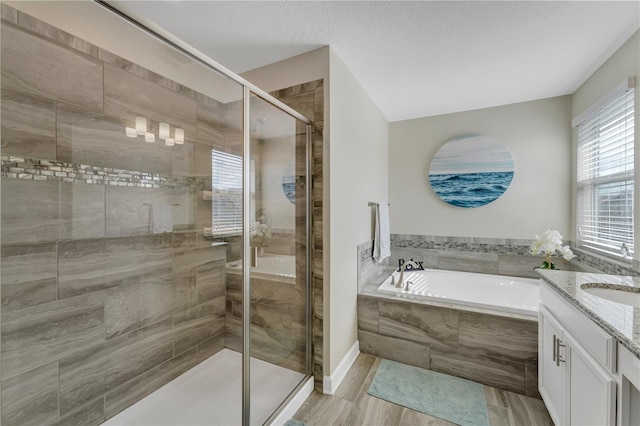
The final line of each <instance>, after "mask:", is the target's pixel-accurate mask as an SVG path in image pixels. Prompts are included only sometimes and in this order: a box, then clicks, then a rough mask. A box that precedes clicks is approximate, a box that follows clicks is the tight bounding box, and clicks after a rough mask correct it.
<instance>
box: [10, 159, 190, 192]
mask: <svg viewBox="0 0 640 426" xmlns="http://www.w3.org/2000/svg"><path fill="white" fill-rule="evenodd" d="M0 158H1V160H2V177H3V178H11V179H25V180H51V181H62V182H69V183H88V184H95V185H113V186H136V187H140V188H176V187H183V186H189V185H191V184H193V183H194V182H195V178H192V177H173V176H171V177H169V176H163V175H160V174H156V173H148V172H142V171H137V170H123V169H114V168H111V167H95V166H90V165H87V164H73V163H65V162H63V161H52V160H40V159H33V158H25V157H17V156H7V155H3V156H2V157H0Z"/></svg>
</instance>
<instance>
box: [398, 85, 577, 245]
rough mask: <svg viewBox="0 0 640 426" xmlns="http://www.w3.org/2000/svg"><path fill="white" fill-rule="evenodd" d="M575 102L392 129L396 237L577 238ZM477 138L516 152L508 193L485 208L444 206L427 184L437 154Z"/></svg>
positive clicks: (509, 107)
mask: <svg viewBox="0 0 640 426" xmlns="http://www.w3.org/2000/svg"><path fill="white" fill-rule="evenodd" d="M570 108H571V104H570V98H569V96H562V97H556V98H549V99H542V100H537V101H531V102H523V103H518V104H512V105H505V106H499V107H493V108H485V109H480V110H474V111H467V112H460V113H454V114H446V115H439V116H433V117H426V118H419V119H414V120H406V121H399V122H394V123H391V124H390V126H389V127H390V132H389V133H390V136H389V199H390V203H391V232H392V233H395V234H422V235H442V236H467V237H485V238H532V237H533V235H535V234H539V233H541V232H543V231H544V230H546V229H549V228H553V229H557V230H559V231H560V232H561V233H562V234H563V235H565V236H568V235H569V230H570V212H569V200H570V187H571V186H570V185H571V170H570V167H569V165H570V159H571V131H570V111H571V110H570ZM469 133H478V134H483V135H486V136H491V137H493V138H496V139H498V140H499V141H501V142H502V143H503V144H505V145H506V147H507V148H508V149H509V151H510V152H511V155H512V157H513V160H514V163H515V173H514V177H513V181H512V182H511V185H510V186H509V188H508V189H507V191H506V192H505V193H504V194H503V195H502V196H501V197H500V198H498V199H497V200H496V201H494V202H492V203H490V204H487V205H485V206H482V207H478V208H468V209H467V208H460V207H454V206H452V205H449V204H447V203H446V202H444V201H442V200H441V199H440V198H439V197H438V196H437V195H436V194H435V193H434V192H433V190H432V189H431V185H430V184H429V181H428V173H429V165H430V162H431V159H432V158H433V156H434V155H435V153H436V152H437V151H438V149H440V147H441V146H442V145H444V144H445V143H446V142H447V141H448V140H449V139H451V138H453V137H455V136H459V135H463V134H469Z"/></svg>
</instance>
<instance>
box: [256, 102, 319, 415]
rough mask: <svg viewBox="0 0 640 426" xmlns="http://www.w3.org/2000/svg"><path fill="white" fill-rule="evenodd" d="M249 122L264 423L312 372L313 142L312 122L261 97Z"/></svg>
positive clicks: (259, 398) (259, 404)
mask: <svg viewBox="0 0 640 426" xmlns="http://www.w3.org/2000/svg"><path fill="white" fill-rule="evenodd" d="M249 120H250V123H249V127H250V157H251V158H250V167H251V173H250V176H251V183H250V187H251V194H250V203H249V205H250V208H249V214H250V220H251V227H250V229H251V252H252V256H253V262H252V267H251V270H250V274H249V277H250V280H249V281H250V282H249V283H245V291H246V289H249V292H250V315H249V316H250V324H249V330H250V355H251V363H250V378H251V386H250V389H251V390H250V398H251V399H250V400H251V420H250V423H251V424H262V423H264V422H265V420H267V419H268V418H269V416H270V415H271V414H272V413H273V412H274V411H275V410H276V409H277V408H278V406H279V405H280V404H281V403H282V402H283V401H284V400H285V399H286V398H287V396H288V395H289V394H290V393H291V392H292V391H293V390H294V389H295V388H296V386H297V385H298V384H299V383H300V382H301V381H302V380H303V379H304V378H305V376H306V375H307V374H308V373H309V372H310V368H309V352H310V348H309V347H308V339H307V336H308V327H309V321H308V316H309V313H308V312H309V311H308V309H309V306H308V304H309V290H308V286H307V282H308V280H307V265H308V256H307V254H308V253H307V252H308V247H307V245H308V243H307V234H308V223H307V217H308V215H307V191H306V187H307V179H306V178H307V173H308V168H307V145H308V144H307V125H306V124H305V123H303V122H301V121H299V120H297V119H296V118H294V117H293V116H291V115H289V114H288V113H286V112H284V111H282V110H281V109H279V108H277V107H275V106H274V105H273V104H271V103H268V102H266V101H265V100H263V99H262V98H260V97H259V96H256V95H254V94H252V95H251V98H250V117H249ZM246 284H248V286H247V285H246ZM245 312H246V311H245Z"/></svg>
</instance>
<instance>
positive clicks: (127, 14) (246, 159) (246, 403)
mask: <svg viewBox="0 0 640 426" xmlns="http://www.w3.org/2000/svg"><path fill="white" fill-rule="evenodd" d="M90 1H93V2H94V3H96V4H98V5H100V6H102V7H104V8H105V9H107V10H108V11H110V12H112V13H114V14H115V15H117V16H119V17H120V18H123V19H125V20H126V21H128V22H130V23H131V24H133V25H135V26H136V27H138V28H140V29H142V30H143V31H145V32H147V33H149V34H150V35H152V36H153V37H155V38H157V39H158V40H160V41H162V42H163V43H165V44H167V45H168V46H170V47H172V48H174V49H176V50H177V51H179V52H181V53H183V54H184V55H186V56H188V57H190V58H192V59H194V60H195V61H197V62H199V63H201V64H202V65H204V66H205V67H207V68H209V69H211V70H213V71H214V72H217V73H219V74H222V75H224V76H226V77H228V78H230V79H231V80H233V81H235V82H237V83H239V84H241V85H242V86H243V112H244V114H243V203H242V204H243V206H242V207H243V260H242V267H243V280H242V298H243V318H242V340H243V347H242V425H243V426H248V425H249V424H250V415H251V400H250V398H251V396H250V390H251V383H250V377H251V376H250V360H251V335H250V328H251V315H250V310H251V277H250V267H251V242H250V239H251V236H250V233H249V232H248V230H249V225H250V218H249V215H248V214H244V213H245V212H248V211H250V210H249V204H250V201H251V199H250V191H249V184H250V180H251V178H250V158H251V157H250V154H251V123H250V112H251V104H250V97H251V95H252V94H253V95H256V96H258V97H260V98H262V99H263V100H264V101H266V102H268V103H270V104H272V105H273V106H275V107H277V108H279V109H280V110H282V111H283V112H285V113H286V114H288V115H290V116H292V117H293V118H295V119H297V120H300V121H301V122H302V123H304V124H305V125H306V144H305V148H306V149H305V157H306V158H305V162H306V164H305V168H306V176H305V197H306V205H305V208H306V224H305V225H306V241H305V244H306V248H307V250H306V253H305V255H306V262H307V268H306V276H305V281H306V288H307V292H306V299H305V303H306V322H307V327H306V370H307V373H306V375H305V378H304V379H303V380H302V381H301V382H300V383H299V384H298V385H297V386H296V387H295V388H294V389H292V391H291V393H290V394H289V396H288V397H287V398H286V399H285V400H284V401H282V402H281V404H280V405H279V407H278V408H277V409H276V410H275V411H274V412H273V413H272V414H271V416H270V417H269V418H268V419H267V420H266V421H265V424H267V423H269V422H270V421H272V420H274V419H275V418H276V417H277V416H278V415H279V414H280V412H281V411H282V410H283V408H284V406H286V405H287V404H288V403H289V402H290V401H291V400H292V399H293V398H294V397H295V395H296V394H297V392H298V391H299V390H301V389H302V388H303V387H304V386H305V384H306V382H307V381H308V380H309V378H311V377H313V326H312V324H313V322H312V321H313V297H312V296H313V285H311V284H312V279H313V263H312V261H311V259H312V255H311V250H312V245H311V244H312V238H311V235H312V230H313V225H312V210H311V198H312V188H311V185H312V182H313V180H312V177H311V173H312V171H313V167H312V164H311V163H312V161H313V155H312V139H311V132H312V127H313V123H312V122H311V120H309V119H308V118H307V117H305V116H304V115H302V114H300V113H299V112H298V111H296V110H295V109H293V108H291V107H290V106H288V105H287V104H285V103H284V102H282V101H280V100H278V99H276V98H274V97H273V96H271V95H270V94H269V93H268V92H266V91H264V90H262V89H260V88H259V87H257V86H256V85H254V84H253V83H251V82H249V81H248V80H245V79H244V78H242V77H240V76H239V75H237V74H235V73H234V72H233V71H231V70H229V69H227V68H226V67H224V66H222V65H221V64H219V63H218V62H216V61H214V60H213V59H211V58H210V57H208V56H206V55H205V54H203V53H202V52H200V51H198V50H197V49H195V48H194V47H192V46H190V45H189V44H187V43H185V42H184V41H182V40H180V39H179V38H177V37H175V36H174V35H173V34H171V33H169V32H168V31H166V30H165V29H163V28H162V27H160V26H159V25H157V24H155V23H154V22H152V21H151V20H149V19H147V18H145V17H143V16H140V15H138V14H137V13H133V12H132V11H130V10H126V7H124V8H122V7H118V6H116V5H113V4H111V3H110V2H109V1H108V0H90Z"/></svg>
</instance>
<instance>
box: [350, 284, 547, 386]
mask: <svg viewBox="0 0 640 426" xmlns="http://www.w3.org/2000/svg"><path fill="white" fill-rule="evenodd" d="M358 339H359V341H360V351H362V352H364V353H368V354H372V355H375V356H379V357H381V358H386V359H390V360H394V361H398V362H402V363H405V364H410V365H415V366H417V367H422V368H426V369H430V370H434V371H438V372H441V373H446V374H451V375H453V376H457V377H462V378H465V379H469V380H473V381H476V382H479V383H483V384H485V385H489V386H494V387H497V388H500V389H505V390H509V391H512V392H516V393H520V394H523V395H529V396H535V397H539V394H538V390H537V388H538V383H537V362H538V361H537V360H538V322H537V321H531V320H525V319H518V318H512V317H504V316H497V315H491V314H485V313H479V312H470V311H462V310H458V309H454V308H446V307H440V306H432V305H426V304H420V303H414V302H409V301H400V300H391V299H387V298H384V297H378V296H375V295H368V294H359V295H358Z"/></svg>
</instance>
